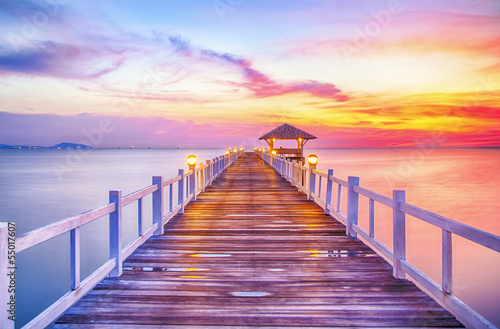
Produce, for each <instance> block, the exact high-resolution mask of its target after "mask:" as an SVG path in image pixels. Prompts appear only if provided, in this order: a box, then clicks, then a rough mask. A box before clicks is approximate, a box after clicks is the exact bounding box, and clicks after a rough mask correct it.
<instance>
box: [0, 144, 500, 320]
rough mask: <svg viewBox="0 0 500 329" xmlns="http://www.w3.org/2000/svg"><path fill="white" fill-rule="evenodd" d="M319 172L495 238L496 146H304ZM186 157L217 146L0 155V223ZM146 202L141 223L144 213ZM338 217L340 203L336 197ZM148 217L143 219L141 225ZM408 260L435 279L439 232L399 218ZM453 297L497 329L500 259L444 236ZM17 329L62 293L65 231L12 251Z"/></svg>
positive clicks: (91, 244) (93, 243)
mask: <svg viewBox="0 0 500 329" xmlns="http://www.w3.org/2000/svg"><path fill="white" fill-rule="evenodd" d="M311 153H315V154H316V155H318V157H319V164H318V169H319V170H321V171H325V172H326V171H327V169H329V168H332V169H334V175H335V176H337V177H339V178H342V179H347V176H359V177H360V185H361V186H363V187H366V188H369V189H371V190H373V191H376V192H379V193H381V194H384V195H388V196H391V195H392V190H393V189H404V190H406V200H407V202H409V203H411V204H414V205H416V206H419V207H422V208H425V209H427V210H429V211H432V212H435V213H438V214H440V215H444V216H446V217H449V218H452V219H455V220H457V221H460V222H463V223H466V224H468V225H471V226H474V227H477V228H480V229H482V230H485V231H488V232H491V233H494V234H497V235H500V203H499V202H498V200H496V199H497V198H498V196H499V195H500V193H499V192H500V175H499V174H498V173H499V172H500V149H434V150H433V149H429V150H420V149H306V150H305V155H306V156H307V155H309V154H311ZM189 154H195V155H197V156H198V159H199V160H203V161H205V160H206V159H212V158H213V157H215V156H218V155H222V154H223V149H197V150H194V149H191V150H189V149H180V150H177V149H172V150H171V149H164V150H139V149H134V150H130V149H122V150H90V151H83V150H82V151H81V153H77V152H76V151H70V150H0V221H2V222H6V221H9V222H15V223H16V230H17V234H18V235H20V234H23V233H25V232H28V231H30V230H33V229H36V228H39V227H41V226H43V225H47V224H49V223H52V222H55V221H58V220H61V219H64V218H67V217H71V216H74V215H77V214H79V213H82V212H85V211H88V210H91V209H94V208H97V207H99V206H101V205H104V204H106V203H107V202H108V191H109V190H111V189H121V190H122V191H123V194H124V195H126V194H129V193H131V192H133V191H135V190H138V189H140V188H143V187H145V186H148V185H150V184H151V177H152V176H157V175H163V176H165V177H167V178H169V177H172V176H174V175H176V174H177V171H178V169H179V168H183V169H185V170H187V165H186V163H185V159H186V157H187V156H188V155H189ZM150 203H151V202H150V199H146V200H145V203H144V204H145V205H148V207H146V209H145V218H148V216H149V214H150V211H151V209H150V208H151V207H150ZM342 207H343V208H342V209H341V210H342V212H345V200H343V201H342ZM384 208H385V207H384V206H382V205H377V204H376V206H375V214H376V227H375V237H376V238H377V239H378V240H380V241H382V242H383V243H384V244H386V245H387V246H388V247H390V248H392V241H391V238H390V236H391V233H392V221H391V211H390V209H388V208H387V209H384ZM360 209H361V210H360V225H361V226H362V227H364V228H365V229H366V230H367V226H368V224H367V223H368V219H367V209H368V202H367V200H364V198H361V199H360ZM136 211H137V209H136V208H135V207H134V206H132V205H131V206H128V207H126V208H125V212H124V224H125V227H124V243H128V242H130V241H131V240H132V239H133V238H134V237H135V236H136V234H137V227H136V216H137V215H136ZM150 223H151V221H150V220H149V222H148V221H146V224H145V225H146V227H147V226H148V225H150ZM81 238H82V256H81V261H82V278H83V277H85V276H87V275H88V274H90V273H91V272H92V271H94V270H95V269H97V268H98V267H99V266H100V265H102V264H103V263H104V262H105V261H106V260H107V258H108V223H107V217H106V218H102V219H100V220H97V221H95V222H93V223H91V224H89V225H86V226H85V227H84V228H83V229H82V234H81ZM407 244H408V245H407V259H408V260H409V262H410V263H412V264H413V265H415V266H416V267H417V268H419V269H421V270H422V271H423V272H424V273H425V274H427V275H428V276H430V277H431V278H433V279H434V280H435V281H436V282H440V278H441V231H440V230H439V229H436V228H433V227H431V226H430V225H429V224H425V223H422V222H421V221H419V220H416V219H414V218H412V217H407ZM453 247H454V248H453V266H454V268H453V285H454V286H453V287H454V292H455V294H456V295H457V296H458V297H459V298H461V299H462V300H463V301H464V302H466V303H467V304H468V305H469V306H471V307H472V308H473V309H475V310H476V311H478V312H479V313H480V314H482V315H483V316H485V317H486V318H487V319H488V320H490V321H491V322H492V323H493V324H495V325H496V326H497V327H500V314H499V312H498V308H499V306H500V280H499V279H498V278H499V274H500V256H499V255H498V253H496V252H493V251H490V250H488V249H486V248H483V247H478V246H475V245H474V244H472V243H469V242H467V241H464V240H463V239H462V238H459V237H456V236H454V237H453ZM16 260H17V264H16V265H17V266H18V270H17V291H16V293H17V318H18V321H17V325H16V327H20V326H21V325H23V324H25V323H26V322H28V321H29V320H30V319H31V318H32V317H33V316H35V315H36V314H38V313H39V312H41V311H42V310H43V309H45V308H46V307H47V306H49V305H50V304H51V303H53V302H54V301H55V300H57V299H58V298H59V297H61V296H62V295H63V294H64V293H66V292H67V291H68V290H69V287H70V276H69V234H65V235H62V236H60V237H58V238H55V239H52V240H50V241H48V242H45V243H43V244H41V245H39V246H37V247H34V248H31V249H29V250H27V251H23V252H21V253H19V254H18V255H17V259H16Z"/></svg>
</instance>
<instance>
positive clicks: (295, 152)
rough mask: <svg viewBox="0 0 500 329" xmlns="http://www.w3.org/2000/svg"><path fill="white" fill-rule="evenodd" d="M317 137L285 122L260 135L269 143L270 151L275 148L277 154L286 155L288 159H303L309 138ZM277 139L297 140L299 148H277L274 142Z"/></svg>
mask: <svg viewBox="0 0 500 329" xmlns="http://www.w3.org/2000/svg"><path fill="white" fill-rule="evenodd" d="M316 138H317V137H316V136H313V135H311V134H309V133H307V132H305V131H303V130H300V129H298V128H295V127H294V126H292V125H289V124H288V123H284V124H282V125H281V126H279V127H277V128H274V129H273V130H271V131H270V132H268V133H267V134H264V135H262V136H260V138H259V139H263V140H265V141H266V143H267V144H268V145H269V149H270V152H272V151H273V150H275V151H276V154H281V155H283V156H285V157H286V158H287V159H292V160H293V159H297V160H300V159H302V160H303V157H304V153H303V149H304V145H305V144H306V143H307V141H308V140H310V139H316ZM276 140H296V141H297V148H296V149H290V148H281V147H280V148H275V146H274V142H275V141H276Z"/></svg>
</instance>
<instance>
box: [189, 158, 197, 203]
mask: <svg viewBox="0 0 500 329" xmlns="http://www.w3.org/2000/svg"><path fill="white" fill-rule="evenodd" d="M186 161H187V164H188V166H189V170H190V171H192V173H191V177H189V194H191V193H193V200H196V162H198V159H197V158H196V156H195V155H190V156H188V157H187V159H186Z"/></svg>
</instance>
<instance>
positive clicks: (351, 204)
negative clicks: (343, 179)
mask: <svg viewBox="0 0 500 329" xmlns="http://www.w3.org/2000/svg"><path fill="white" fill-rule="evenodd" d="M354 186H359V177H354V176H349V177H348V178H347V235H349V236H351V237H353V238H355V237H357V236H358V234H357V233H356V232H355V231H354V229H353V228H352V227H353V225H358V209H359V207H358V203H359V194H358V193H356V192H355V191H354Z"/></svg>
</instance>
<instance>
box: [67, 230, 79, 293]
mask: <svg viewBox="0 0 500 329" xmlns="http://www.w3.org/2000/svg"><path fill="white" fill-rule="evenodd" d="M69 236H70V255H71V256H70V258H71V260H70V263H71V265H70V272H71V290H76V289H78V288H79V287H80V228H79V227H77V228H74V229H72V230H71V231H70V232H69Z"/></svg>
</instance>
